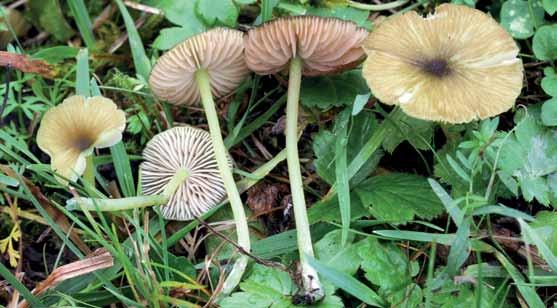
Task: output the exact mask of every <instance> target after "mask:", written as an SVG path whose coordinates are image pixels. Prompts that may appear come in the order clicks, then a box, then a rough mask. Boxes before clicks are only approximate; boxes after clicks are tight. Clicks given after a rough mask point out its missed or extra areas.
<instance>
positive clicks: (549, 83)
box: [541, 67, 557, 96]
mask: <svg viewBox="0 0 557 308" xmlns="http://www.w3.org/2000/svg"><path fill="white" fill-rule="evenodd" d="M543 72H544V75H545V77H544V78H543V79H542V84H541V85H542V89H543V90H544V92H545V93H546V94H547V95H549V96H557V73H555V70H554V69H553V68H552V67H546V68H545V69H544V70H543Z"/></svg>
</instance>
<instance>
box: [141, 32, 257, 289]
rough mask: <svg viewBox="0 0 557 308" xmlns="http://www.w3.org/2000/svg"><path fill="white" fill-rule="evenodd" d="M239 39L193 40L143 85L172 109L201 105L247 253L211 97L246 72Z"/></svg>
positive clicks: (231, 279)
mask: <svg viewBox="0 0 557 308" xmlns="http://www.w3.org/2000/svg"><path fill="white" fill-rule="evenodd" d="M242 38H243V33H242V32H240V31H237V30H231V29H225V28H215V29H212V30H209V31H207V32H204V33H201V34H198V35H196V36H193V37H191V38H189V39H187V40H186V41H184V42H182V43H180V44H179V45H178V46H176V47H174V48H173V49H172V50H170V51H168V52H167V53H166V54H164V55H163V56H162V57H161V58H160V59H159V60H158V62H157V64H156V65H155V67H154V68H153V71H152V73H151V76H150V78H149V84H150V86H151V89H152V90H153V93H154V94H155V96H157V97H158V98H160V99H163V100H167V101H169V102H171V103H173V104H177V105H186V104H187V105H191V104H197V103H199V102H200V101H201V103H202V105H203V109H204V110H205V115H206V117H207V122H208V124H209V132H210V134H211V139H212V141H213V148H214V151H215V158H216V161H217V165H218V168H219V170H220V172H221V176H222V179H223V183H224V187H225V189H226V193H227V195H228V200H229V202H230V205H231V208H232V212H233V214H234V220H235V222H236V232H237V235H238V245H239V246H240V247H242V248H243V249H244V250H245V251H248V252H249V250H250V238H249V229H248V224H247V220H246V216H245V213H244V207H243V205H242V200H241V198H240V193H239V192H238V188H237V187H236V183H235V182H234V177H233V175H232V170H231V168H230V164H229V159H228V156H227V150H226V147H225V146H224V142H223V139H222V136H221V130H220V125H219V119H218V115H217V111H216V109H215V102H214V100H213V95H215V96H216V97H221V96H223V95H226V94H229V93H230V92H232V91H233V90H234V89H235V88H236V87H237V86H238V85H239V84H240V83H241V82H242V81H243V80H244V79H245V78H246V77H247V75H248V73H249V70H248V68H247V66H246V63H245V60H244V44H243V39H242ZM247 262H248V259H247V256H245V255H242V256H240V258H239V259H238V260H237V262H236V264H235V265H234V267H233V268H232V271H231V272H230V274H229V276H228V278H227V279H226V281H225V283H224V285H223V289H222V293H223V294H229V293H230V292H232V290H233V289H234V288H235V287H236V285H238V283H239V282H240V279H241V277H242V275H243V273H244V271H245V268H246V266H247Z"/></svg>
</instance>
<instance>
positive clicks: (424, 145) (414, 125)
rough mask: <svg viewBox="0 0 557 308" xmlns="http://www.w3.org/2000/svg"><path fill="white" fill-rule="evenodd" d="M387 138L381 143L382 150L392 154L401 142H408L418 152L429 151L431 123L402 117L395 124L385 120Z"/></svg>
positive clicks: (431, 136)
mask: <svg viewBox="0 0 557 308" xmlns="http://www.w3.org/2000/svg"><path fill="white" fill-rule="evenodd" d="M385 121H386V122H385V125H386V129H387V135H388V136H389V137H388V138H385V140H384V141H383V148H384V149H385V150H386V151H387V152H389V153H392V152H393V151H394V150H395V148H396V147H397V146H398V145H399V144H400V143H402V142H403V141H408V142H410V144H412V146H414V147H415V148H417V149H420V150H429V149H430V145H429V144H430V142H431V140H432V139H433V126H434V124H433V122H431V121H424V120H420V119H416V118H412V117H410V116H408V115H403V116H402V118H401V119H400V120H398V121H396V122H394V121H390V120H388V119H386V120H385Z"/></svg>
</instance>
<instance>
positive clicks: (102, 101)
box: [37, 95, 126, 185]
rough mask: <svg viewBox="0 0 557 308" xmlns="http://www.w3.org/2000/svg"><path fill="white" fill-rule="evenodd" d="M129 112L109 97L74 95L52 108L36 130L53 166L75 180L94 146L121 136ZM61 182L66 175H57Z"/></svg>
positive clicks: (83, 168)
mask: <svg viewBox="0 0 557 308" xmlns="http://www.w3.org/2000/svg"><path fill="white" fill-rule="evenodd" d="M125 127H126V115H125V114H124V112H123V111H122V110H119V109H118V106H116V104H114V102H113V101H112V100H110V99H108V98H105V97H102V96H95V97H91V98H85V97H83V96H80V95H75V96H71V97H68V98H66V99H65V100H64V101H63V102H62V103H61V104H59V105H58V106H56V107H53V108H50V109H49V110H48V111H47V112H46V114H45V115H44V117H43V118H42V120H41V126H40V127H39V130H38V132H37V144H38V145H39V148H40V149H41V150H42V151H43V152H45V153H47V154H48V156H50V160H51V167H52V170H53V171H54V172H55V173H57V174H58V175H60V176H62V177H64V178H66V179H69V180H70V181H75V180H77V178H78V177H79V176H80V175H82V174H83V172H84V171H85V166H86V161H85V158H86V157H87V156H89V155H91V154H92V153H93V150H94V148H106V147H110V146H113V145H115V144H116V143H118V142H119V141H120V140H122V132H123V131H124V128H125ZM57 179H58V180H59V181H60V183H62V184H64V185H65V184H67V182H66V181H65V180H64V179H61V178H58V177H57Z"/></svg>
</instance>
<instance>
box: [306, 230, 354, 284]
mask: <svg viewBox="0 0 557 308" xmlns="http://www.w3.org/2000/svg"><path fill="white" fill-rule="evenodd" d="M353 241H354V234H350V236H349V237H348V239H347V241H346V245H344V246H343V245H342V243H341V231H340V230H334V231H331V232H329V233H327V234H326V235H325V236H324V237H323V238H322V239H320V240H319V241H318V242H317V243H315V245H314V249H315V255H316V257H317V258H318V259H319V261H321V262H323V263H324V264H326V265H328V266H330V267H331V268H334V269H336V270H337V271H340V272H343V273H346V274H348V275H354V274H355V273H356V271H357V270H358V268H359V267H360V261H361V259H360V257H359V256H358V246H357V245H354V244H352V242H353Z"/></svg>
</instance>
